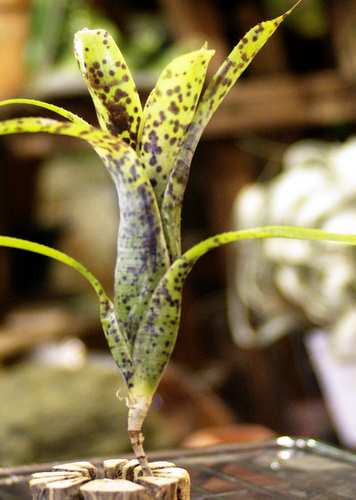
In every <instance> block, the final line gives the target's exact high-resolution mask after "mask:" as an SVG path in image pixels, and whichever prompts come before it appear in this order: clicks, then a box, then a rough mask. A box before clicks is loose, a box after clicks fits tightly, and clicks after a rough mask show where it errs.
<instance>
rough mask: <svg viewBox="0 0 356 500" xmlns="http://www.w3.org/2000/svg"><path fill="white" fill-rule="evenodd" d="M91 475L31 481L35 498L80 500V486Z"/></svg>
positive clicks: (34, 499) (36, 499) (38, 499)
mask: <svg viewBox="0 0 356 500" xmlns="http://www.w3.org/2000/svg"><path fill="white" fill-rule="evenodd" d="M88 481H89V477H83V476H80V477H75V478H69V479H68V478H67V479H61V480H58V479H57V480H56V481H51V480H50V481H46V482H43V480H41V479H34V480H31V481H30V488H31V493H32V498H33V500H79V498H80V497H79V494H80V493H79V492H80V487H81V486H82V485H83V483H86V482H88Z"/></svg>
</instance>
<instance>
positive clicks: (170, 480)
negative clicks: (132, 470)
mask: <svg viewBox="0 0 356 500" xmlns="http://www.w3.org/2000/svg"><path fill="white" fill-rule="evenodd" d="M137 482H138V484H141V485H142V486H144V487H145V489H146V490H147V492H148V494H149V498H155V499H157V500H160V499H162V500H163V499H165V500H177V481H176V479H175V478H174V477H165V476H162V477H155V476H142V477H139V478H138V479H137Z"/></svg>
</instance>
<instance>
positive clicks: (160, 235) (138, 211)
mask: <svg viewBox="0 0 356 500" xmlns="http://www.w3.org/2000/svg"><path fill="white" fill-rule="evenodd" d="M290 12H291V11H288V12H287V13H286V14H284V15H283V16H280V17H277V18H276V19H273V20H271V21H267V22H262V23H260V24H258V25H257V26H255V27H254V28H253V29H251V30H250V31H249V32H248V33H247V34H246V35H245V36H244V37H243V38H242V40H241V41H240V42H239V43H238V44H237V46H236V47H235V48H234V49H233V51H232V52H231V53H230V55H229V56H228V57H227V59H226V60H225V61H224V62H223V64H222V65H221V67H220V69H219V70H218V71H217V73H216V74H215V75H214V76H213V77H212V79H211V81H210V83H209V84H208V85H207V87H206V89H205V90H204V91H203V92H202V89H203V86H204V81H205V76H206V71H207V66H208V63H209V60H210V59H211V57H212V56H213V54H214V51H212V50H209V49H208V48H207V47H206V46H203V47H202V48H201V49H200V50H196V51H194V52H191V53H189V54H186V55H183V56H180V57H178V58H176V59H174V60H173V61H172V62H171V63H170V64H169V65H168V66H167V67H166V68H165V69H164V71H163V72H162V74H161V76H160V77H159V79H158V82H157V84H156V86H155V88H154V89H153V90H152V92H151V94H150V95H149V97H148V99H147V102H146V104H145V106H144V108H143V109H142V106H141V102H140V99H139V96H138V93H137V90H136V87H135V84H134V81H133V79H132V77H131V74H130V71H129V69H128V68H127V66H126V63H125V60H124V58H123V56H122V54H121V52H120V50H119V48H118V47H117V46H116V44H115V42H114V40H113V39H112V38H111V37H110V35H109V34H108V33H107V32H106V31H103V30H87V29H84V30H82V31H80V32H78V33H77V34H76V36H75V41H74V46H75V55H76V58H77V60H78V63H79V68H80V71H81V73H82V75H83V78H84V80H85V82H86V84H87V86H88V89H89V92H90V94H91V97H92V99H93V102H94V106H95V109H96V112H97V116H98V121H99V125H100V126H99V127H98V128H96V127H93V126H92V125H90V124H89V123H87V122H86V121H84V120H83V119H81V118H79V117H78V116H76V115H74V114H73V113H71V112H69V111H66V110H64V109H62V108H59V107H57V106H54V105H51V104H46V103H43V102H40V101H36V100H30V99H11V100H7V101H3V102H2V103H0V104H1V105H7V104H31V105H34V106H40V107H43V108H46V109H48V110H50V111H52V112H54V113H56V114H58V115H60V116H62V117H63V118H65V119H66V121H58V120H54V119H49V118H37V117H35V118H31V117H26V118H21V119H11V120H6V121H3V122H1V123H0V134H11V133H22V132H28V133H35V132H47V133H50V134H60V135H67V136H73V137H77V138H81V139H84V140H85V141H87V142H88V143H89V144H90V145H91V146H92V147H93V148H94V149H95V151H96V152H97V153H98V155H99V156H100V158H101V159H102V161H103V163H104V165H105V167H106V168H107V170H108V172H109V173H110V175H111V178H112V180H113V181H114V184H115V187H116V190H117V194H118V204H119V210H120V224H119V228H118V244H117V261H116V270H115V290H114V301H113V302H112V301H111V300H110V298H109V297H108V295H107V294H106V292H105V291H104V289H103V287H102V285H101V284H100V283H99V281H98V280H97V279H96V278H95V277H94V276H93V275H92V274H91V273H90V272H89V271H88V270H87V269H86V268H85V267H84V266H83V265H82V264H81V263H80V262H78V261H76V260H75V259H73V258H72V257H69V256H67V255H65V254H64V253H62V252H59V251H57V250H54V249H51V248H49V247H47V246H43V245H39V244H37V243H33V242H29V241H25V240H21V239H17V238H12V237H8V236H1V237H0V245H2V246H7V247H14V248H19V249H23V250H28V251H31V252H37V253H39V254H43V255H46V256H48V257H51V258H53V259H56V260H58V261H60V262H63V263H64V264H67V265H68V266H71V267H73V268H74V269H76V270H77V271H79V272H80V273H81V274H82V275H83V276H84V277H85V278H86V279H87V280H88V281H89V283H90V284H91V285H92V287H93V288H94V290H95V292H96V294H97V296H98V298H99V304H100V319H101V324H102V327H103V330H104V333H105V336H106V339H107V342H108V344H109V347H110V350H111V353H112V355H113V357H114V359H115V361H116V363H117V365H118V367H119V369H120V371H121V373H122V376H123V378H124V380H125V382H126V386H127V405H128V431H129V436H130V440H131V443H132V446H133V449H134V452H135V454H136V456H137V458H138V459H139V460H140V462H141V465H142V467H143V468H144V470H145V472H146V474H149V472H150V471H149V467H148V463H147V459H146V456H145V453H144V450H143V446H142V443H143V435H142V424H143V422H144V419H145V417H146V414H147V411H148V409H149V407H150V404H151V401H152V397H153V395H154V393H155V391H156V388H157V386H158V383H159V381H160V378H161V376H162V373H163V371H164V369H165V367H166V365H167V363H168V361H169V358H170V356H171V353H172V350H173V348H174V344H175V341H176V336H177V332H178V327H179V321H180V310H181V298H182V288H183V284H184V281H185V279H186V277H187V275H188V274H189V272H190V270H191V269H192V267H193V265H194V264H195V262H196V261H197V260H198V259H199V258H200V257H201V256H202V255H204V254H205V253H206V252H208V251H209V250H211V249H213V248H215V247H217V246H219V245H224V244H226V243H230V242H233V241H236V240H243V239H250V238H271V237H272V238H279V237H284V238H303V239H310V240H332V241H339V242H344V243H349V244H356V236H351V235H341V234H331V233H326V232H323V231H318V230H314V229H304V228H296V227H294V228H293V227H264V228H255V229H250V230H243V231H237V232H228V233H224V234H220V235H218V236H214V237H212V238H209V239H207V240H206V241H203V242H201V243H199V244H198V245H196V246H194V247H193V248H191V249H190V250H188V251H187V252H185V253H183V254H182V253H181V236H180V219H181V209H182V201H183V196H184V191H185V188H186V185H187V181H188V176H189V168H190V163H191V160H192V157H193V154H194V151H195V149H196V146H197V144H198V141H199V139H200V137H201V135H202V132H203V130H204V128H205V126H206V125H207V123H208V121H209V120H210V118H211V116H212V115H213V113H214V112H215V110H216V109H217V108H218V106H219V104H220V103H221V101H222V100H223V98H224V97H225V95H226V94H227V92H228V91H229V90H230V89H231V87H232V86H233V85H234V83H235V81H236V80H237V79H238V77H239V76H240V75H241V73H242V72H243V71H244V70H245V69H246V67H247V66H248V65H249V64H250V62H251V61H252V59H253V58H254V56H255V55H256V53H257V52H258V51H259V50H260V49H261V48H262V47H263V45H264V44H265V43H266V41H267V40H268V39H269V37H270V36H271V35H272V34H273V33H274V31H275V30H276V29H277V28H278V26H279V25H280V24H281V23H282V22H283V20H284V19H285V17H286V16H287V15H288V14H289V13H290Z"/></svg>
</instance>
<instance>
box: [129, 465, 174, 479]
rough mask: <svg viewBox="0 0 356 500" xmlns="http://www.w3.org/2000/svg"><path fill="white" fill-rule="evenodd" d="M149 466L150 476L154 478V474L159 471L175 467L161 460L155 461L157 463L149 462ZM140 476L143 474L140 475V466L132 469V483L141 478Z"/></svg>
mask: <svg viewBox="0 0 356 500" xmlns="http://www.w3.org/2000/svg"><path fill="white" fill-rule="evenodd" d="M149 466H150V469H151V471H152V474H153V475H154V476H155V475H156V472H158V471H161V470H163V471H164V470H165V469H166V468H168V467H175V464H173V463H172V462H165V461H163V460H160V461H157V462H150V463H149ZM142 476H143V473H142V469H141V466H140V465H137V466H136V467H135V468H134V469H133V478H132V481H136V480H137V479H138V478H139V477H142Z"/></svg>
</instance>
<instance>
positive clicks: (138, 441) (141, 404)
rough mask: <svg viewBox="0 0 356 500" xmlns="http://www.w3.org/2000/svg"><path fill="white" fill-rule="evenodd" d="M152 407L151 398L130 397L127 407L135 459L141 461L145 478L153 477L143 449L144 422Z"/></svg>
mask: <svg viewBox="0 0 356 500" xmlns="http://www.w3.org/2000/svg"><path fill="white" fill-rule="evenodd" d="M150 405H151V398H146V397H129V398H128V399H127V406H128V408H129V414H128V433H129V438H130V441H131V446H132V449H133V452H134V454H135V457H136V458H137V460H138V461H139V463H140V465H141V467H142V472H143V475H144V476H152V471H151V469H150V466H149V465H148V459H147V455H146V453H145V450H144V449H143V441H144V436H143V433H142V425H143V421H144V420H145V418H146V415H147V412H148V409H149V407H150Z"/></svg>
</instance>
